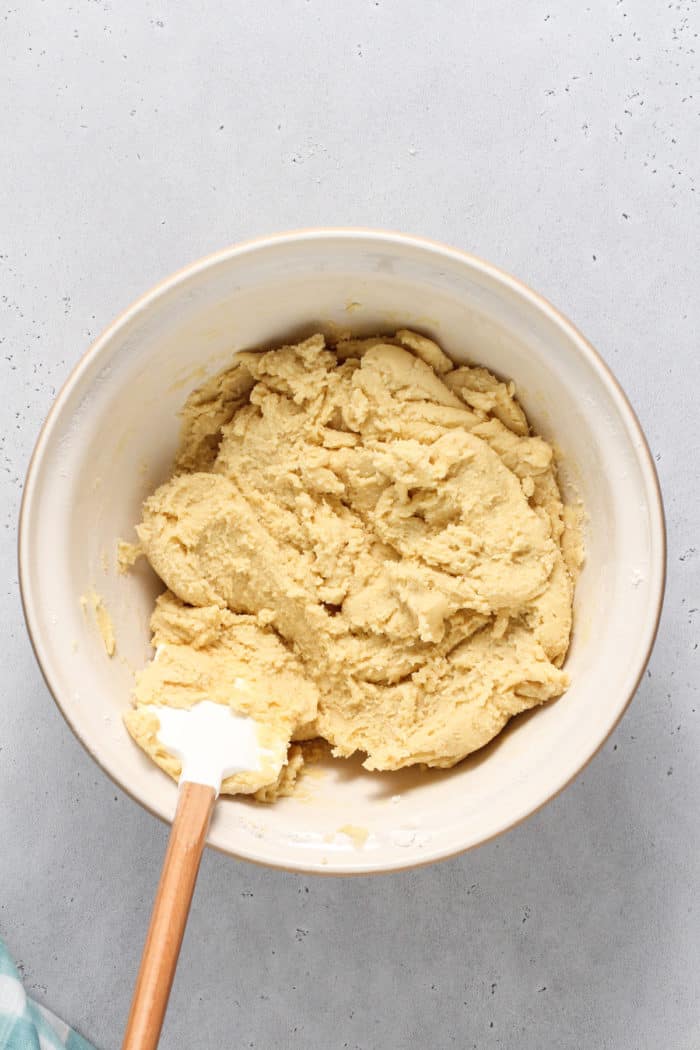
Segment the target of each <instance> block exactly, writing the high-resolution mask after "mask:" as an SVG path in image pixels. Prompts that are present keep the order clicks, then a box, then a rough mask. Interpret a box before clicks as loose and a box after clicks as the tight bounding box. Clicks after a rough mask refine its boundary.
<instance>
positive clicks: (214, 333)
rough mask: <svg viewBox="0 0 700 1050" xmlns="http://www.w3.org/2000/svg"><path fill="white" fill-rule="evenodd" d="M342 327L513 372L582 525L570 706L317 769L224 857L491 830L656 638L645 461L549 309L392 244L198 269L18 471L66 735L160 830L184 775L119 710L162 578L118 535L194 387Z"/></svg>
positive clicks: (383, 850) (535, 792)
mask: <svg viewBox="0 0 700 1050" xmlns="http://www.w3.org/2000/svg"><path fill="white" fill-rule="evenodd" d="M330 325H336V326H340V327H349V328H352V329H353V330H354V331H359V332H376V331H382V330H393V329H394V328H396V327H401V326H406V327H415V328H416V329H419V330H420V331H422V332H425V333H426V334H428V335H431V336H432V337H434V338H435V339H437V340H438V342H440V344H441V345H442V346H443V347H444V348H445V349H446V351H447V352H448V353H449V354H450V355H451V356H452V357H453V358H454V359H455V360H456V361H458V362H475V363H480V364H484V365H486V366H487V367H489V368H491V369H492V370H493V371H495V372H497V373H498V374H500V375H501V376H504V377H509V378H512V379H514V380H515V382H516V385H517V388H518V392H519V396H520V398H521V400H522V402H523V405H524V407H525V409H526V411H527V413H528V416H529V418H530V420H531V422H532V423H533V425H534V427H535V428H536V430H537V431H538V432H539V433H541V434H542V435H543V436H545V437H547V438H548V439H549V440H551V441H553V442H554V444H555V445H556V446H557V448H558V449H559V450H560V452H561V456H562V477H563V483H564V487H565V490H566V492H567V494H568V495H569V497H570V498H580V499H581V500H582V501H583V505H584V507H585V511H586V515H587V522H586V540H585V542H586V564H585V568H584V571H583V573H582V576H581V579H580V582H579V586H578V589H577V593H576V606H575V632H574V638H573V643H572V647H571V650H570V655H569V657H568V660H567V669H568V671H569V672H570V675H571V679H572V685H571V688H570V689H569V690H568V692H567V693H566V694H565V696H563V697H562V698H561V699H559V700H557V701H555V702H553V703H551V704H549V705H547V706H546V707H544V708H541V709H539V710H536V711H535V712H531V713H530V714H528V715H526V716H521V717H520V718H518V719H516V720H515V721H514V722H513V723H512V724H511V726H510V727H509V728H508V729H507V730H506V731H505V732H504V733H503V734H502V735H501V736H500V737H499V738H498V740H497V741H495V742H494V743H492V744H491V745H489V747H488V748H486V749H484V751H482V752H479V753H478V754H477V755H475V756H472V757H471V758H470V759H468V760H466V761H465V762H463V763H462V764H460V765H459V766H458V767H456V768H455V769H453V770H449V771H444V772H427V773H424V772H421V771H418V770H408V771H403V772H400V773H393V774H374V773H373V774H369V773H366V772H364V771H363V770H362V768H361V765H360V763H359V761H357V762H356V761H349V762H328V763H325V764H323V763H322V764H320V765H319V766H318V768H317V769H316V770H315V772H314V775H313V776H311V777H309V778H308V779H307V780H306V781H305V788H306V791H305V795H306V797H300V798H291V799H285V800H282V801H280V802H278V803H276V804H275V805H274V806H272V807H268V806H262V805H257V804H255V803H250V802H246V801H240V800H235V801H233V800H228V799H224V800H222V801H221V802H220V804H219V805H218V807H217V811H216V815H215V819H214V822H213V824H212V829H211V833H210V841H211V843H212V844H214V845H216V846H218V847H221V848H222V849H224V850H227V851H229V852H231V853H234V854H237V855H240V856H244V857H247V858H250V859H253V860H257V861H261V862H264V863H269V864H273V865H281V866H284V867H288V868H295V869H299V870H307V871H320V872H362V871H367V872H369V871H381V870H387V869H392V868H399V867H404V866H409V865H412V864H416V863H421V862H425V861H428V860H433V859H438V858H440V857H443V856H447V855H449V854H451V853H453V852H455V851H457V850H460V849H464V848H466V847H469V846H472V845H474V844H477V843H479V842H482V841H484V840H485V839H487V838H489V837H491V836H493V835H495V834H497V833H498V832H500V831H502V830H503V829H504V828H507V827H509V826H510V825H512V824H513V823H515V822H517V821H518V820H520V819H522V818H523V817H525V816H527V814H529V813H530V812H532V811H533V810H534V809H535V808H537V806H539V805H541V804H542V803H543V802H545V801H546V800H547V799H548V798H550V797H551V796H552V795H553V794H555V793H556V792H557V791H558V790H559V789H560V788H561V787H563V786H564V785H565V784H566V783H567V782H568V780H569V779H570V778H571V777H572V776H573V775H574V774H575V773H576V772H577V771H578V770H579V769H580V768H581V767H582V765H583V764H584V763H585V762H586V760H587V759H588V758H589V757H590V756H591V755H592V754H593V753H594V752H595V750H596V749H597V747H598V746H599V745H600V743H601V742H602V741H603V740H604V739H605V737H606V736H607V734H608V733H609V732H610V730H611V729H612V728H613V726H614V725H615V723H616V721H617V719H618V718H619V717H620V715H621V713H622V711H623V710H624V707H625V706H626V703H627V702H628V699H629V697H630V696H631V694H632V692H633V691H634V688H635V686H636V682H637V680H638V678H639V676H640V674H641V672H642V670H643V667H644V664H645V661H646V658H647V656H648V651H649V648H650V646H651V643H652V641H653V636H654V632H655V627H656V621H657V617H658V608H659V603H660V598H661V592H662V587H663V563H664V549H663V521H662V515H661V508H660V504H659V501H658V495H657V489H656V482H655V476H654V471H653V467H652V465H651V462H650V459H649V455H648V451H647V449H646V445H645V443H644V439H643V437H642V435H641V432H640V431H639V428H638V426H637V424H636V421H635V419H634V417H633V415H632V413H631V411H630V410H629V407H628V406H627V404H626V402H625V400H624V397H623V396H622V395H621V393H620V392H619V390H618V389H617V387H616V385H615V384H614V382H613V381H612V379H611V377H610V376H609V374H608V373H607V371H606V369H605V368H604V366H602V364H601V363H600V361H599V360H598V359H597V358H596V356H595V355H594V354H593V353H592V352H591V351H590V350H588V349H587V348H586V346H585V344H584V343H583V341H582V340H581V338H580V337H579V336H578V335H577V334H576V332H575V331H574V330H573V329H572V328H571V326H569V325H568V324H567V323H566V322H565V321H564V320H563V319H562V318H560V317H559V315H557V314H556V313H555V311H553V310H552V309H551V308H550V307H548V306H547V304H545V303H544V302H543V301H542V300H540V299H538V298H537V297H536V296H534V295H533V294H532V293H530V292H528V291H527V289H524V288H523V287H522V286H520V285H518V284H517V283H516V282H514V281H512V280H511V279H509V278H507V277H505V276H504V275H502V274H499V273H498V272H497V271H494V270H492V269H491V268H490V267H488V266H486V265H485V264H482V263H479V262H477V261H476V260H470V259H469V258H468V257H466V256H464V255H461V254H460V253H457V252H453V251H450V250H449V249H442V248H440V247H438V246H430V245H427V244H425V243H423V242H416V241H413V240H411V239H410V238H400V237H396V236H390V235H380V234H370V233H359V232H350V233H331V232H327V233H325V234H324V233H317V234H308V235H288V236H283V237H280V238H273V239H270V240H268V241H264V242H260V243H258V244H254V245H251V246H243V247H241V248H237V249H231V250H230V251H228V252H224V253H221V254H220V255H218V256H214V257H211V258H210V259H209V260H204V261H203V262H202V263H199V264H196V265H195V266H193V267H191V268H190V269H189V270H187V271H185V272H184V273H183V274H181V275H179V276H177V277H175V278H173V279H171V280H170V281H168V282H165V284H164V285H163V286H161V287H160V288H158V289H156V290H155V291H154V292H152V293H149V294H148V295H147V296H146V297H144V299H142V300H140V302H139V303H137V304H135V306H134V307H132V308H131V309H130V310H129V311H127V313H126V314H125V315H124V316H123V317H122V318H121V319H119V320H118V321H117V322H116V323H115V324H114V325H113V326H112V327H111V328H110V329H109V330H108V331H107V332H106V333H105V334H104V335H103V336H102V337H101V338H100V339H99V340H98V342H97V343H96V344H95V346H94V347H93V349H92V350H91V351H90V352H89V353H88V355H86V357H85V358H84V359H83V361H82V362H81V364H80V365H79V367H78V369H77V370H76V372H75V373H74V374H73V376H72V377H71V380H70V381H69V383H68V384H67V386H66V387H65V388H64V390H63V391H62V393H61V395H60V396H59V399H58V401H57V403H56V405H55V407H54V409H53V411H52V413H51V416H50V418H49V420H48V422H47V425H46V427H45V429H44V431H43V432H42V435H41V438H40V440H39V443H38V445H37V451H36V453H35V457H34V461H33V464H32V467H31V469H30V474H29V477H28V479H27V486H26V493H25V504H24V511H23V520H22V526H21V553H20V568H21V577H22V587H23V595H24V600H25V609H26V613H27V620H28V624H29V627H30V631H31V633H32V637H33V641H34V644H35V647H36V649H37V653H38V655H39V658H40V661H41V663H42V666H43V669H44V673H45V675H46V677H47V680H48V682H49V684H50V686H51V689H52V691H53V692H54V695H55V696H56V698H57V699H58V701H59V703H60V705H61V707H62V709H63V711H64V713H65V714H66V716H67V718H68V720H69V722H70V723H71V725H72V727H73V729H74V730H75V732H76V733H77V734H78V736H79V737H80V738H81V740H82V741H83V743H84V744H85V745H86V747H87V748H88V749H89V750H90V751H91V753H92V754H93V756H94V757H95V758H96V759H97V760H98V761H99V762H100V764H101V765H102V766H103V767H104V769H105V770H106V771H107V772H108V773H110V775H111V776H113V777H114V778H115V780H117V781H118V782H119V783H120V784H121V785H122V786H123V787H124V788H125V789H126V790H128V791H129V792H130V793H131V794H132V795H133V796H134V797H135V798H137V799H138V800H139V801H141V802H142V803H144V804H145V805H147V806H148V807H150V808H151V809H152V810H154V811H155V812H156V813H158V814H159V815H161V816H163V817H166V818H168V819H169V818H170V817H171V816H172V814H173V812H174V807H175V798H176V788H175V785H174V784H173V783H172V782H171V781H170V780H169V779H168V778H167V777H166V776H165V775H164V774H163V773H161V772H160V771H159V770H158V769H157V768H156V767H155V766H153V765H152V764H151V762H150V761H149V760H148V759H147V758H146V757H145V756H144V755H143V754H142V753H141V752H140V750H139V749H138V748H137V747H136V746H135V745H134V744H133V743H132V741H131V740H130V738H129V737H128V735H127V733H126V731H125V729H124V728H123V726H122V722H121V715H122V712H123V711H124V710H125V708H126V707H127V705H128V703H129V693H130V689H131V686H132V681H133V675H134V672H135V671H136V670H137V669H139V668H140V667H141V666H142V665H143V664H144V662H145V660H146V659H147V657H148V655H149V653H150V648H149V633H148V618H149V614H150V612H151V609H152V605H153V599H154V597H155V595H156V594H157V593H158V592H159V590H160V589H161V585H160V583H159V581H158V580H157V579H156V578H155V576H154V575H153V574H152V572H151V571H150V570H149V569H148V567H147V566H145V565H143V564H141V565H140V566H139V567H138V568H137V569H136V570H135V571H134V572H133V573H131V574H129V575H127V576H120V575H119V574H118V573H117V571H116V561H115V550H116V543H117V540H118V539H119V538H126V539H131V538H133V526H134V523H135V522H136V521H137V520H138V518H139V509H140V504H141V502H142V500H143V499H144V497H145V496H146V495H147V494H148V493H150V492H151V491H152V490H153V488H154V487H155V486H156V485H157V484H158V483H159V482H161V481H163V480H164V479H165V478H166V477H167V476H168V471H169V466H170V463H171V460H172V456H173V453H174V450H175V447H176V444H177V438H178V431H179V421H178V410H179V409H180V408H181V406H182V403H183V402H184V400H185V397H186V396H187V394H188V393H189V391H190V390H191V389H192V388H194V387H195V386H197V385H199V384H200V383H201V382H202V380H203V379H204V378H205V377H206V376H208V375H210V374H212V373H213V372H215V371H218V370H219V369H220V368H222V367H223V366H224V365H226V364H227V363H228V362H230V360H231V359H232V357H233V355H234V354H235V353H236V351H237V350H240V349H244V348H248V347H254V346H264V345H273V344H275V343H279V342H281V341H283V340H286V339H288V338H291V337H296V336H300V335H305V334H310V333H311V332H312V331H314V330H317V329H318V328H325V329H328V327H329V326H330ZM57 551H58V552H60V555H61V556H60V557H56V552H57ZM48 565H50V566H51V571H50V573H47V572H46V566H48ZM91 589H94V590H95V591H96V592H98V593H99V594H100V595H101V596H102V598H103V599H104V602H105V605H106V607H107V609H108V611H109V613H110V615H111V617H112V620H113V622H114V627H115V633H116V639H117V652H116V655H115V657H114V658H113V659H112V660H109V659H108V658H107V657H106V655H105V652H104V649H103V647H102V643H101V640H100V638H99V636H98V633H97V631H96V628H95V625H94V622H93V621H92V620H91V618H90V617H89V616H88V617H86V616H85V615H84V613H83V611H82V609H81V605H80V597H81V595H83V594H85V593H86V592H88V591H89V590H91ZM347 825H352V826H353V827H354V828H358V829H363V830H364V831H366V832H367V839H366V841H365V842H364V844H363V845H361V846H360V842H359V838H357V837H353V836H352V835H350V834H347V833H345V832H341V831H340V830H339V829H341V828H342V827H343V826H347ZM360 837H361V836H360Z"/></svg>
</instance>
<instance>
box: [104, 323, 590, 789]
mask: <svg viewBox="0 0 700 1050" xmlns="http://www.w3.org/2000/svg"><path fill="white" fill-rule="evenodd" d="M183 417H184V425H183V435H182V444H181V448H180V452H179V455H178V458H177V461H176V464H175V469H174V474H173V477H172V478H171V480H170V481H168V482H166V484H164V485H162V486H161V487H160V488H159V489H158V490H157V491H156V492H155V493H154V494H153V495H152V496H151V497H150V498H149V499H147V500H146V502H145V504H144V507H143V519H142V521H141V523H140V524H139V525H138V527H137V530H136V531H137V533H138V540H139V545H140V546H139V547H138V548H136V547H128V548H123V555H124V558H123V560H124V562H126V563H128V561H129V560H133V557H135V556H136V555H137V554H138V553H139V552H140V551H143V553H144V554H145V555H146V557H147V558H148V560H149V561H150V563H151V565H152V566H153V568H154V569H155V571H156V572H157V573H158V575H159V576H160V577H161V579H162V580H163V581H164V583H165V584H166V586H167V588H168V590H167V591H166V592H165V593H164V594H163V595H162V596H161V597H160V598H159V599H158V603H157V606H156V610H155V612H154V614H153V618H152V622H151V626H152V630H153V643H154V645H156V646H159V647H160V648H159V650H158V659H157V660H154V661H152V662H151V663H149V665H148V666H147V667H146V669H145V670H144V671H142V672H141V674H140V675H139V677H138V681H137V685H136V689H135V692H134V701H135V707H134V709H133V710H132V711H131V712H130V713H129V714H128V715H127V719H126V720H127V725H128V727H129V729H130V731H131V733H132V735H133V736H134V737H135V739H136V740H137V741H138V743H139V744H141V746H142V747H144V749H145V750H146V751H147V752H148V753H149V754H150V755H151V756H152V757H153V758H154V759H155V760H156V761H157V762H158V763H159V764H160V765H161V766H162V767H163V768H164V769H166V771H167V772H169V773H170V774H171V775H173V776H177V775H178V774H179V766H178V765H177V763H176V761H175V760H174V759H172V757H171V756H169V755H167V754H166V753H165V752H163V750H162V748H160V746H159V744H158V741H157V738H156V731H157V720H156V719H155V718H154V717H153V716H152V715H148V714H147V713H146V712H144V711H143V710H141V707H142V705H144V704H159V703H162V704H172V705H177V706H190V705H191V704H193V703H195V702H197V701H198V700H199V699H202V698H203V697H205V696H206V697H209V698H211V699H214V700H216V701H219V702H221V703H229V704H231V705H232V707H233V708H234V709H235V710H236V711H239V712H240V713H245V714H251V715H253V716H254V717H256V718H257V719H258V720H259V721H260V722H262V723H263V724H264V725H265V733H266V734H268V739H269V740H272V739H273V738H274V739H276V740H281V739H284V741H285V742H289V741H300V740H305V739H310V738H312V737H316V736H320V737H324V738H325V739H326V740H327V741H328V742H329V743H330V744H331V746H332V748H333V753H334V754H335V755H336V756H348V755H351V754H353V753H354V752H355V751H359V752H362V753H363V754H364V755H365V762H364V764H365V766H366V767H367V768H368V769H376V770H387V769H399V768H401V767H402V766H408V765H412V764H415V763H425V764H427V765H429V766H452V765H454V764H455V763H456V762H459V761H460V759H462V758H464V757H465V755H468V754H469V753H470V752H472V751H474V750H476V749H477V748H480V747H482V746H483V745H484V744H486V743H488V741H489V740H491V739H492V738H493V737H494V736H495V735H496V734H497V733H498V732H499V731H500V730H501V729H502V728H503V726H504V725H505V724H506V722H507V721H508V719H509V718H511V717H512V716H513V715H515V714H517V713H518V712H519V711H523V710H525V709H526V708H530V707H533V706H535V705H537V704H541V703H543V702H544V701H546V700H549V699H551V698H553V697H556V696H559V695H560V694H561V693H562V692H563V691H564V689H566V687H567V684H568V679H567V676H566V674H565V672H564V671H563V670H562V669H561V667H562V664H563V661H564V658H565V656H566V652H567V648H568V645H569V638H570V634H571V609H572V598H573V585H574V579H575V576H576V573H577V570H578V567H579V564H580V560H581V545H580V538H579V532H578V527H577V518H576V515H575V514H574V512H573V511H572V510H571V509H568V508H565V507H564V506H563V503H562V499H561V495H560V491H559V487H558V484H557V477H556V466H555V462H554V456H553V452H552V448H551V446H550V445H548V444H547V443H546V442H545V441H544V440H542V438H540V437H537V436H534V435H532V434H531V432H530V428H529V426H528V422H527V419H526V417H525V415H524V413H523V410H522V408H521V407H520V405H519V404H518V402H517V400H516V399H515V391H514V387H513V385H512V384H510V383H503V382H501V381H499V380H498V379H496V378H495V377H494V376H493V375H491V374H490V373H489V372H487V371H486V370H485V369H483V368H467V367H462V368H457V367H455V366H454V365H453V363H452V361H451V360H450V359H449V357H447V355H445V354H444V353H443V351H442V350H441V349H440V347H438V346H437V345H436V344H435V343H434V342H432V341H431V340H429V339H427V338H425V337H423V336H420V335H417V334H416V333H413V332H408V331H399V332H397V333H396V335H395V336H393V337H376V338H372V339H362V340H341V341H340V342H338V343H337V344H336V345H327V343H326V340H324V337H323V336H322V335H315V336H312V337H311V338H310V339H307V340H306V341H305V342H302V343H300V344H299V345H297V346H285V347H283V348H282V349H278V350H271V351H268V352H266V353H252V352H247V353H241V354H239V355H238V356H237V357H236V358H235V361H234V364H233V366H232V367H231V368H230V369H228V370H227V371H225V372H223V373H221V374H220V375H218V376H216V377H215V378H214V379H212V380H210V381H209V382H207V383H206V384H205V385H204V386H202V387H201V388H199V389H198V390H197V391H195V392H194V393H193V394H192V395H191V396H190V398H189V399H188V401H187V403H186V405H185V408H184V412H183ZM241 678H245V679H246V680H248V681H249V683H250V690H249V692H248V693H246V694H244V695H243V694H241V693H240V691H239V690H236V689H234V688H233V686H232V683H233V682H234V680H235V679H241ZM302 761H303V758H302V755H301V751H300V749H299V748H298V747H293V748H292V750H291V751H290V761H289V763H288V765H287V767H285V768H284V769H283V771H282V773H281V774H279V771H278V770H271V769H267V770H264V771H262V772H261V773H260V774H245V775H239V776H237V777H232V778H230V779H229V780H228V781H226V783H225V784H224V786H223V790H224V791H227V792H229V793H232V794H233V793H237V792H247V793H252V792H257V793H258V797H259V798H262V799H264V800H266V801H269V800H271V799H273V798H274V797H276V796H277V795H278V794H284V793H289V790H291V785H292V784H293V781H294V777H295V776H296V774H297V772H298V770H299V767H300V765H301V763H302Z"/></svg>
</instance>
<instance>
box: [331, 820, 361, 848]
mask: <svg viewBox="0 0 700 1050" xmlns="http://www.w3.org/2000/svg"><path fill="white" fill-rule="evenodd" d="M338 834H339V835H347V836H348V838H349V839H352V843H353V846H354V847H355V849H362V847H363V846H364V844H365V842H366V841H367V839H368V837H369V831H368V830H367V828H361V827H358V826H357V825H356V824H343V826H342V827H340V828H338Z"/></svg>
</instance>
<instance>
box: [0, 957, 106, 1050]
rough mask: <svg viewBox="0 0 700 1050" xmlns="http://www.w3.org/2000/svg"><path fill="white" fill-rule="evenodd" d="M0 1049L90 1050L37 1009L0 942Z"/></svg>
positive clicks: (71, 1031) (86, 1045)
mask: <svg viewBox="0 0 700 1050" xmlns="http://www.w3.org/2000/svg"><path fill="white" fill-rule="evenodd" d="M0 1047H1V1048H2V1050H93V1048H92V1046H91V1045H90V1043H87V1042H86V1041H85V1040H84V1039H83V1037H82V1036H80V1035H78V1033H77V1032H74V1031H73V1030H72V1029H71V1028H69V1027H68V1025H67V1024H64V1022H63V1021H61V1020H59V1018H58V1017H55V1016H54V1015H53V1014H52V1013H51V1011H50V1010H47V1009H46V1007H45V1006H39V1004H38V1003H35V1002H34V1000H33V999H30V998H29V997H28V995H27V993H26V992H25V990H24V987H23V985H22V981H21V980H20V976H19V974H18V972H17V967H16V966H15V964H14V963H13V961H12V957H11V956H10V953H9V952H8V950H7V948H6V947H5V945H4V944H3V942H2V940H0Z"/></svg>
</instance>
